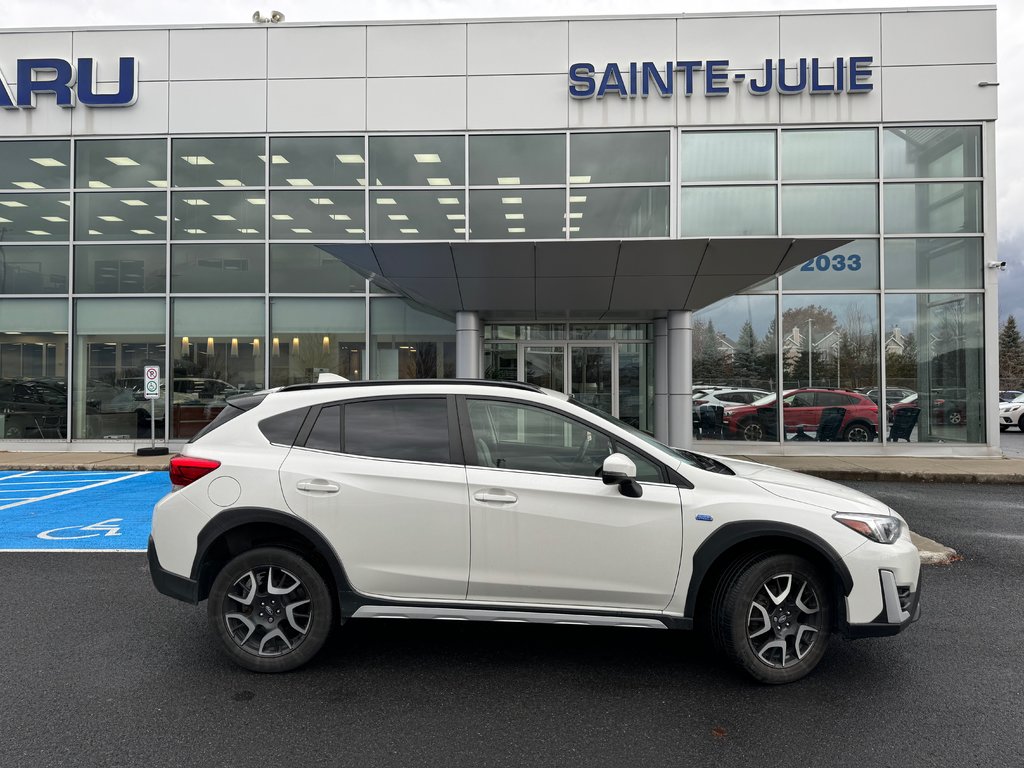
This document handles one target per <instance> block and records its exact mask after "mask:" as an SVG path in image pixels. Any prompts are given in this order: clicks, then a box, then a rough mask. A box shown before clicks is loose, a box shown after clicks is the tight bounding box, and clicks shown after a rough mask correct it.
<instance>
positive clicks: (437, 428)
mask: <svg viewBox="0 0 1024 768" xmlns="http://www.w3.org/2000/svg"><path fill="white" fill-rule="evenodd" d="M342 421H343V423H344V443H343V451H344V452H345V453H349V454H354V455H356V456H374V457H378V458H382V459H397V460H400V461H427V462H434V463H438V464H447V463H449V462H450V461H451V453H450V443H449V437H448V402H447V400H445V399H443V398H426V397H424V398H388V399H382V400H369V401H364V402H356V403H346V404H345V412H344V418H343V420H342Z"/></svg>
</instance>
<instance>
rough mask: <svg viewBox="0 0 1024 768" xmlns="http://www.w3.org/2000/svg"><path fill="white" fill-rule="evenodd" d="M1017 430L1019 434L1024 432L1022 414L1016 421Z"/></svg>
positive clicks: (1023, 416)
mask: <svg viewBox="0 0 1024 768" xmlns="http://www.w3.org/2000/svg"><path fill="white" fill-rule="evenodd" d="M1017 429H1019V430H1020V431H1021V432H1024V414H1022V415H1021V417H1020V418H1019V419H1017Z"/></svg>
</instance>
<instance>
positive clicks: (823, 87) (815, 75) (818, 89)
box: [811, 57, 835, 96]
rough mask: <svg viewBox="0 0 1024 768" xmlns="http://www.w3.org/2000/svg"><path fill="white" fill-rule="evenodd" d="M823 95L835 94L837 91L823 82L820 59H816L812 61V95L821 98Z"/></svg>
mask: <svg viewBox="0 0 1024 768" xmlns="http://www.w3.org/2000/svg"><path fill="white" fill-rule="evenodd" d="M823 93H835V91H834V90H833V88H832V86H831V85H830V84H829V83H822V82H821V78H820V69H819V67H818V58H817V57H815V58H813V59H811V95H812V96H820V95H821V94H823Z"/></svg>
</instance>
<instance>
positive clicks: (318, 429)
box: [306, 405, 341, 452]
mask: <svg viewBox="0 0 1024 768" xmlns="http://www.w3.org/2000/svg"><path fill="white" fill-rule="evenodd" d="M306 447H307V448H316V449H317V450H319V451H334V452H338V451H340V450H341V406H340V405H329V406H327V407H326V408H321V409H320V413H319V415H318V416H317V417H316V423H315V424H314V425H313V429H312V430H311V431H310V433H309V437H307V438H306Z"/></svg>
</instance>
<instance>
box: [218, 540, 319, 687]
mask: <svg viewBox="0 0 1024 768" xmlns="http://www.w3.org/2000/svg"><path fill="white" fill-rule="evenodd" d="M332 613H333V604H332V602H331V597H330V593H329V592H328V590H327V585H326V583H325V582H324V579H323V577H322V576H321V575H320V574H319V573H318V572H317V570H316V569H315V568H314V567H313V566H312V565H311V564H310V563H309V562H308V561H307V560H305V559H304V558H302V557H301V556H300V555H298V554H296V553H294V552H292V551H290V550H286V549H279V548H277V547H263V548H260V549H254V550H251V551H249V552H245V553H243V554H241V555H238V556H237V557H236V558H234V559H233V560H231V562H229V563H228V564H227V565H225V566H224V567H223V568H222V569H221V571H220V573H219V574H217V578H216V579H214V582H213V586H212V587H211V589H210V597H209V601H208V606H207V616H208V618H209V621H210V627H211V628H212V629H213V632H214V633H215V634H216V635H217V636H218V637H219V638H220V640H221V643H222V645H223V647H224V649H225V651H226V652H227V654H228V656H230V657H231V659H232V660H233V661H235V662H236V663H238V664H240V665H241V666H243V667H245V668H246V669H251V670H253V671H254V672H287V671H289V670H292V669H296V668H297V667H300V666H302V665H303V664H305V663H306V662H307V661H309V660H310V659H312V658H313V656H315V655H316V653H317V652H318V651H319V650H320V648H321V647H323V644H324V642H325V641H326V640H327V635H328V633H329V632H330V628H331V620H332Z"/></svg>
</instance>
